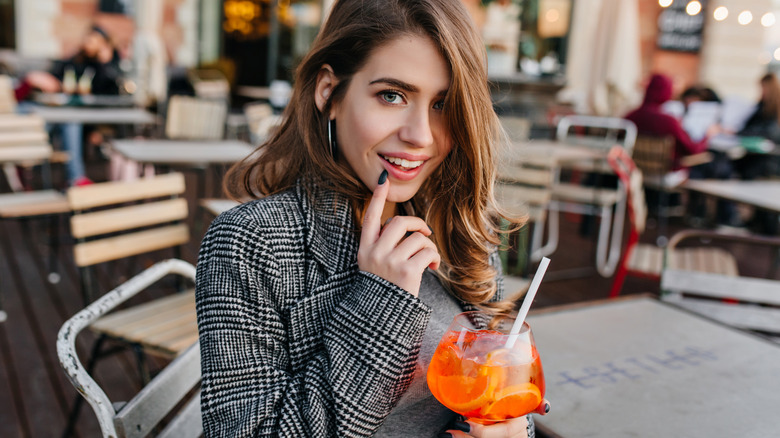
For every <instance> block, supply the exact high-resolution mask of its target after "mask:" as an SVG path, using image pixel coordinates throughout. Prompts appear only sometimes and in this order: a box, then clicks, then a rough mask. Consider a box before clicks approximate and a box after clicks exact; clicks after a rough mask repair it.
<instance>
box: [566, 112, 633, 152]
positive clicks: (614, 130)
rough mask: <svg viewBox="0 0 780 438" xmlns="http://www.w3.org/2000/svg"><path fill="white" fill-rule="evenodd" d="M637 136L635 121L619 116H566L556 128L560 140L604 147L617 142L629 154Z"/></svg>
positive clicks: (606, 147) (609, 146)
mask: <svg viewBox="0 0 780 438" xmlns="http://www.w3.org/2000/svg"><path fill="white" fill-rule="evenodd" d="M636 137H637V128H636V125H635V124H634V122H632V121H630V120H626V119H621V118H617V117H596V116H582V115H572V116H566V117H563V118H562V119H561V120H560V122H558V127H557V129H556V138H557V139H558V140H560V141H565V142H568V143H574V144H580V145H584V146H592V147H598V148H603V149H609V148H611V147H612V146H614V145H616V144H617V145H620V146H622V147H623V148H624V149H626V150H627V151H628V152H629V154H630V153H631V150H632V149H633V147H634V143H635V142H636Z"/></svg>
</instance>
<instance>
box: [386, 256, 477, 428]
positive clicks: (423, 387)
mask: <svg viewBox="0 0 780 438" xmlns="http://www.w3.org/2000/svg"><path fill="white" fill-rule="evenodd" d="M419 298H420V300H421V301H422V302H423V303H425V304H427V305H428V306H429V307H430V308H431V309H432V311H433V312H432V313H431V319H430V321H429V322H428V328H427V330H425V334H424V335H423V340H422V346H421V347H420V354H419V356H417V365H416V367H415V370H414V378H413V380H412V384H411V385H410V386H409V390H408V391H406V393H405V394H404V395H403V396H402V397H401V399H400V400H399V401H398V405H397V406H396V407H395V409H393V411H392V412H391V413H390V415H389V416H388V417H387V419H385V422H384V423H382V426H381V427H380V428H379V429H378V430H377V432H376V434H375V436H377V437H382V438H392V437H404V438H406V437H410V436H414V437H434V436H436V435H437V434H438V433H439V432H441V431H442V430H443V428H444V426H445V425H446V424H447V423H449V422H450V420H452V419H453V418H454V417H455V413H454V412H452V411H451V410H449V409H447V408H446V407H444V405H442V404H441V403H439V401H438V400H436V398H435V397H434V396H433V394H431V390H430V389H428V382H427V381H426V377H425V376H426V374H427V372H428V364H430V363H431V357H433V352H434V351H436V346H438V345H439V340H440V339H441V337H442V336H443V335H444V332H445V331H447V327H449V325H450V323H451V322H452V318H454V317H455V315H457V314H458V313H460V312H462V311H463V310H462V309H461V308H460V306H459V305H458V302H457V301H456V300H455V299H454V298H453V297H452V295H450V294H449V293H448V292H447V290H446V289H444V287H443V286H442V285H441V283H439V280H438V278H437V277H436V275H435V274H433V273H432V272H431V271H430V270H426V271H425V273H424V274H423V278H422V283H421V284H420V294H419Z"/></svg>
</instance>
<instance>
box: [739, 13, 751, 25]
mask: <svg viewBox="0 0 780 438" xmlns="http://www.w3.org/2000/svg"><path fill="white" fill-rule="evenodd" d="M737 21H738V22H739V24H741V25H743V26H747V25H748V24H750V22H751V21H753V14H752V13H751V12H750V11H742V12H740V13H739V16H738V17H737Z"/></svg>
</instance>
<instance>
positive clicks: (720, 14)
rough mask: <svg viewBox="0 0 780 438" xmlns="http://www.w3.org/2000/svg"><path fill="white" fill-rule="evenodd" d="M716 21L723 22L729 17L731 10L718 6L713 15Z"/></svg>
mask: <svg viewBox="0 0 780 438" xmlns="http://www.w3.org/2000/svg"><path fill="white" fill-rule="evenodd" d="M712 16H713V18H715V20H716V21H723V20H725V19H726V18H728V16H729V9H728V8H727V7H725V6H718V7H717V8H715V11H713V13H712Z"/></svg>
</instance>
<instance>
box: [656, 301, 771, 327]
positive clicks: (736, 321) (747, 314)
mask: <svg viewBox="0 0 780 438" xmlns="http://www.w3.org/2000/svg"><path fill="white" fill-rule="evenodd" d="M666 301H669V302H671V303H674V304H675V305H677V306H679V307H682V308H684V309H688V310H690V311H692V312H696V313H699V314H702V315H706V316H707V317H709V318H712V319H714V320H717V321H720V322H722V323H724V324H728V325H731V326H734V327H737V328H741V329H745V330H760V331H765V332H773V333H780V309H778V308H773V307H760V306H748V305H745V304H733V303H724V302H720V301H712V300H703V299H696V298H687V297H686V298H683V299H679V298H670V299H668V300H666Z"/></svg>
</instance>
